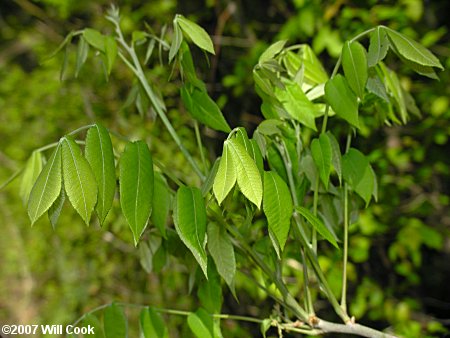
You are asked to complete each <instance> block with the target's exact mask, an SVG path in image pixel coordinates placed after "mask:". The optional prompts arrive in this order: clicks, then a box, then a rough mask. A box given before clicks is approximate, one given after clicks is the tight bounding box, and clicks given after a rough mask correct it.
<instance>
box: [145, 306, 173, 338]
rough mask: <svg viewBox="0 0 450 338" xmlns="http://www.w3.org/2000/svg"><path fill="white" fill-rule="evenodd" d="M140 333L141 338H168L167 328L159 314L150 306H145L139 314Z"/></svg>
mask: <svg viewBox="0 0 450 338" xmlns="http://www.w3.org/2000/svg"><path fill="white" fill-rule="evenodd" d="M140 324H141V333H142V336H143V338H168V337H169V330H168V329H167V327H166V325H165V324H164V321H163V319H162V318H161V315H160V314H159V313H158V312H156V311H155V309H153V308H152V307H149V308H145V309H143V310H142V311H141V315H140Z"/></svg>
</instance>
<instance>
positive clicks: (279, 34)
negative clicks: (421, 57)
mask: <svg viewBox="0 0 450 338" xmlns="http://www.w3.org/2000/svg"><path fill="white" fill-rule="evenodd" d="M118 5H119V6H120V10H121V15H122V17H123V21H122V27H123V30H124V31H125V33H127V34H130V33H131V32H132V31H133V30H137V29H143V28H144V23H147V24H149V25H150V26H151V27H152V28H153V29H154V30H155V32H159V31H160V30H161V28H162V26H163V25H168V26H169V27H170V24H171V22H172V19H173V16H174V14H175V13H181V14H184V15H186V16H187V17H189V18H190V19H192V20H194V21H196V22H198V23H199V24H200V25H202V26H203V27H205V29H206V30H207V31H208V32H209V33H210V34H211V35H212V36H213V40H214V42H215V46H216V52H217V53H216V56H214V57H212V58H211V59H210V66H209V67H207V65H206V62H197V63H198V65H196V66H197V67H198V71H199V73H200V74H201V75H200V76H201V77H202V78H203V80H204V81H205V82H207V84H208V89H209V91H210V94H211V96H212V97H213V98H215V99H216V100H217V102H218V103H219V105H220V106H221V107H222V108H223V111H224V113H225V115H226V118H227V120H228V121H230V124H231V125H232V127H235V126H238V125H243V126H245V127H246V128H247V130H248V132H249V133H251V132H252V130H253V129H254V128H255V127H256V125H257V124H258V123H259V122H260V121H261V115H260V108H259V107H260V101H259V99H258V97H257V95H256V94H255V92H254V86H253V78H252V68H253V66H254V64H255V63H256V62H257V59H258V56H259V55H260V53H261V52H262V51H263V50H264V48H266V47H267V46H268V45H269V44H271V43H272V42H274V41H277V40H279V39H288V41H289V43H290V44H295V43H308V44H310V45H311V46H312V47H313V49H314V51H315V52H316V54H317V55H319V57H320V59H321V60H322V61H323V62H324V64H325V66H326V68H327V70H328V72H331V69H332V67H333V65H334V63H335V62H336V59H337V56H338V55H339V53H340V50H341V47H342V43H343V42H344V41H345V40H346V39H349V38H351V37H353V36H354V35H356V34H357V33H360V32H361V31H363V30H365V29H368V28H370V27H373V26H375V25H378V24H384V25H386V26H389V27H391V28H393V29H396V30H398V31H400V32H402V33H404V34H407V35H409V36H410V37H412V38H414V39H416V40H418V41H420V42H421V43H422V44H424V45H425V46H426V47H428V48H430V49H431V50H432V51H433V52H434V53H435V54H436V55H437V56H438V57H439V59H440V60H441V62H442V63H443V65H444V66H445V67H446V68H448V67H449V66H450V34H449V29H450V27H449V21H448V13H450V3H449V2H448V1H418V0H404V1H345V0H337V1H316V0H310V1H307V0H293V1H275V0H274V1H259V0H258V1H257V0H237V1H219V0H203V1H202V0H193V1H179V2H177V1H171V0H154V1H148V2H142V1H133V0H123V1H120V3H119V4H118ZM108 6H109V2H108V1H103V0H102V1H95V2H93V1H87V0H77V1H74V0H66V1H64V0H40V1H28V0H15V1H2V2H0V184H1V183H2V182H5V181H6V180H7V179H8V178H9V177H10V176H11V175H13V174H14V173H15V172H17V171H18V170H20V169H21V168H22V167H23V166H24V164H25V162H26V160H27V158H28V157H29V155H30V154H31V152H32V151H33V150H34V149H36V148H38V147H41V146H44V145H46V144H48V143H52V142H55V141H57V140H58V139H59V138H60V137H61V136H62V135H64V134H65V133H67V132H69V131H71V130H73V129H76V128H78V127H80V126H82V125H85V124H88V123H92V122H94V121H101V122H102V123H103V124H104V125H105V126H107V127H108V128H110V129H111V130H114V131H115V132H117V133H120V134H122V135H126V136H127V137H128V138H130V139H136V138H145V139H146V140H147V141H148V143H149V144H150V146H151V149H152V153H153V154H154V157H155V158H158V160H159V161H160V162H161V163H163V164H164V165H165V166H167V167H169V168H172V170H173V172H175V173H179V174H180V175H183V176H184V177H186V176H187V177H191V178H190V180H192V182H195V179H196V178H195V177H194V175H193V174H192V173H189V171H188V166H187V165H186V163H185V160H184V158H183V157H182V156H181V154H179V152H178V151H177V148H176V146H175V145H174V144H173V143H172V142H171V141H170V137H169V136H168V135H167V134H166V132H165V131H164V129H163V127H162V125H161V124H160V122H159V121H158V120H155V116H154V114H153V113H152V111H151V110H149V109H145V108H146V107H139V106H136V105H135V104H134V103H133V102H131V104H127V102H130V101H131V100H127V98H129V97H130V90H131V89H132V85H133V78H132V76H131V74H130V72H129V71H128V70H127V69H126V67H124V66H123V65H122V64H120V63H119V64H117V65H116V67H115V70H114V71H113V74H112V76H111V77H110V79H109V81H106V80H105V78H104V76H103V71H102V69H101V67H100V66H99V63H98V62H97V60H96V59H95V57H93V55H91V57H90V58H89V60H88V63H87V65H86V66H85V67H84V69H83V70H82V71H81V73H80V74H79V77H78V78H77V79H75V78H74V66H73V65H74V63H75V57H74V54H75V52H74V53H72V56H71V57H70V58H69V68H68V71H67V73H66V74H64V76H63V82H60V68H61V64H62V54H61V53H60V54H59V55H57V57H56V58H54V59H52V60H50V61H45V62H44V60H45V57H46V56H48V55H49V54H50V53H51V52H52V51H53V50H54V49H55V48H56V47H57V46H58V44H59V43H60V42H61V41H62V40H63V38H64V36H65V35H66V34H68V33H69V32H70V31H72V30H78V29H83V28H85V27H93V28H96V29H98V30H100V31H102V32H104V33H108V32H111V26H110V25H109V24H108V23H107V21H106V20H105V19H104V14H105V12H106V9H107V8H108ZM169 34H171V32H170V33H169ZM72 48H73V51H75V50H76V46H75V45H74V46H72ZM194 52H195V53H198V55H197V56H198V58H202V57H203V56H202V54H201V53H200V52H199V51H198V50H195V51H194ZM91 53H92V52H91ZM387 63H388V64H389V65H390V66H391V67H392V68H394V69H396V70H397V71H399V73H400V74H401V77H400V80H401V83H402V85H403V86H404V88H405V89H407V90H409V91H410V92H411V94H412V95H413V97H414V98H415V99H416V101H417V105H418V107H419V108H420V110H421V111H422V113H423V116H422V118H420V119H419V118H417V119H414V120H412V121H410V122H409V123H408V124H407V125H406V126H393V127H383V128H381V129H377V130H373V131H372V130H364V131H363V135H361V137H359V138H358V139H357V141H356V144H355V146H356V147H359V148H360V149H361V151H362V152H364V153H366V154H370V158H371V160H372V165H373V167H374V169H375V172H376V173H377V176H378V179H379V201H378V203H374V204H373V205H372V206H371V207H370V208H369V209H367V210H364V211H363V212H362V213H361V214H360V218H359V221H358V222H357V223H356V224H355V225H353V226H352V227H351V229H350V231H351V239H350V262H351V265H350V272H351V273H350V277H349V278H350V290H349V301H350V304H351V305H350V313H351V314H352V315H354V316H355V317H356V319H357V320H360V319H361V321H362V322H363V323H365V324H367V325H370V326H374V327H378V328H384V327H386V326H389V325H391V326H393V328H394V330H396V332H398V333H399V334H402V335H404V336H405V337H440V336H444V335H445V330H446V328H450V292H448V285H450V264H449V262H450V240H449V231H450V211H449V210H450V209H449V207H450V145H449V141H448V139H449V136H450V108H449V98H450V95H449V94H450V86H449V79H450V74H449V72H448V70H446V71H444V72H441V73H439V74H438V75H439V77H440V81H439V82H437V81H432V80H428V79H424V78H421V77H419V76H416V75H415V74H413V73H412V72H411V71H410V70H408V69H407V68H404V67H403V66H401V65H400V63H396V61H395V60H394V59H392V60H390V59H389V58H388V60H387ZM147 71H148V76H149V78H150V79H151V80H152V81H154V82H155V83H157V84H158V88H159V89H160V90H161V92H162V93H163V96H164V99H165V101H166V104H167V106H168V109H169V117H170V118H171V120H172V122H173V124H174V126H175V127H176V129H177V130H179V132H180V134H181V135H182V137H183V138H184V139H185V140H186V147H187V148H188V149H190V150H191V151H192V152H193V153H195V152H196V146H195V140H194V133H193V128H192V126H191V125H190V124H189V119H188V117H187V116H186V114H185V113H184V112H180V109H179V107H180V102H179V99H178V85H179V83H178V82H177V81H178V80H169V78H170V72H171V69H170V67H164V66H160V65H159V64H158V62H155V63H154V64H152V66H151V68H149V69H148V70H147ZM221 137H223V135H218V134H215V133H213V132H209V133H208V134H207V135H206V136H205V140H206V144H205V146H206V147H207V148H208V149H209V150H210V156H211V158H210V159H211V160H213V159H214V157H215V155H214V154H215V153H218V151H219V149H220V143H221V141H222V139H221ZM113 142H115V140H114V139H113ZM196 156H198V154H197V155H196ZM19 183H20V182H19V180H15V181H13V182H12V183H11V184H9V185H8V186H7V187H6V188H4V189H2V190H1V191H0V271H1V273H0V323H17V324H69V323H72V322H74V321H75V320H76V319H77V318H78V317H80V316H81V315H82V314H83V313H85V312H87V311H89V310H90V309H92V308H94V307H96V306H99V305H101V304H104V303H109V302H111V301H121V302H128V303H139V304H151V305H154V306H159V307H166V308H176V309H188V310H189V309H193V308H195V307H196V304H197V302H196V296H195V294H193V296H192V297H191V296H189V295H188V291H189V290H188V271H186V268H185V267H184V266H183V265H181V264H179V263H177V260H176V259H172V258H171V259H170V260H169V262H168V264H166V265H165V266H163V267H157V268H155V267H154V269H153V270H157V271H153V272H152V273H147V272H146V271H145V270H144V269H143V268H142V266H141V264H140V262H139V252H138V250H137V249H135V248H134V246H133V244H132V240H131V234H130V232H129V230H128V229H127V226H126V224H125V222H124V219H123V217H122V216H121V215H120V212H119V208H118V205H116V206H115V208H114V209H113V210H112V212H111V213H110V215H109V216H108V220H107V222H106V225H105V226H104V227H103V229H100V227H99V225H98V224H95V223H93V224H91V226H90V227H89V228H88V227H86V226H85V225H84V224H83V221H82V220H81V218H79V217H78V216H77V215H76V214H75V213H74V211H73V210H72V209H71V208H70V207H69V206H67V205H66V206H65V208H64V211H63V213H62V215H61V219H60V221H59V224H58V226H57V228H56V230H55V231H54V230H53V229H52V227H51V225H50V223H49V222H48V220H47V219H46V218H45V217H43V218H42V219H41V220H40V221H39V222H37V223H36V224H35V225H34V227H33V228H30V223H29V220H28V218H27V213H26V207H25V206H24V205H23V202H22V200H21V199H20V197H19V187H20V184H19ZM116 202H117V201H116ZM339 261H340V258H339V253H336V254H333V253H332V252H330V253H329V255H325V254H324V255H323V256H322V257H321V263H322V265H323V266H324V267H327V273H328V276H329V280H330V282H331V284H333V281H334V280H338V278H333V276H339V263H338V262H339ZM336 283H337V282H336ZM335 287H337V288H338V287H339V285H336V286H335ZM241 288H243V289H244V290H245V289H247V291H248V293H249V294H254V292H253V291H252V288H253V286H252V285H250V284H246V283H244V282H242V283H241ZM255 296H256V297H257V299H258V301H259V303H258V304H255V303H254V302H255V300H254V299H253V300H252V299H247V298H246V297H245V296H244V297H243V298H242V299H240V303H239V304H238V303H236V301H235V300H234V299H233V298H232V296H230V295H228V294H226V295H225V300H224V308H223V312H225V313H235V314H241V313H242V314H251V315H254V316H258V317H261V318H264V317H267V316H268V315H270V311H271V306H272V304H271V302H268V301H267V299H265V297H264V295H261V294H257V295H255ZM318 308H319V309H320V304H318ZM323 311H325V316H326V309H324V310H323ZM319 313H320V311H319ZM137 314H138V313H137V312H136V313H134V312H133V311H132V310H130V311H129V312H128V315H129V316H130V318H131V319H133V320H135V323H136V325H135V327H138V325H137ZM166 319H167V320H168V321H169V322H170V327H171V336H173V337H188V336H189V334H190V333H189V332H188V330H187V329H186V327H185V325H184V324H183V321H184V319H183V318H179V317H170V318H166ZM131 326H132V325H130V329H132V328H131ZM224 327H225V328H224V330H223V331H224V332H226V333H224V334H225V335H226V336H227V337H248V336H259V328H257V327H254V326H251V325H250V326H249V325H247V324H245V325H244V324H240V323H235V322H225V323H224ZM132 330H133V329H132ZM133 332H134V331H132V333H130V336H137V334H136V335H133Z"/></svg>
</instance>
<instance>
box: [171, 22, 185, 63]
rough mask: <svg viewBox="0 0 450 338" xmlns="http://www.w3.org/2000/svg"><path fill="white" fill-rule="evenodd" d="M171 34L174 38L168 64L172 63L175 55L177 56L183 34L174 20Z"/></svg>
mask: <svg viewBox="0 0 450 338" xmlns="http://www.w3.org/2000/svg"><path fill="white" fill-rule="evenodd" d="M173 34H174V36H173V40H172V44H171V45H170V51H169V62H172V60H173V58H174V57H175V55H177V53H178V50H179V49H180V46H181V43H182V42H183V32H182V31H181V28H180V26H178V22H177V21H176V19H174V20H173Z"/></svg>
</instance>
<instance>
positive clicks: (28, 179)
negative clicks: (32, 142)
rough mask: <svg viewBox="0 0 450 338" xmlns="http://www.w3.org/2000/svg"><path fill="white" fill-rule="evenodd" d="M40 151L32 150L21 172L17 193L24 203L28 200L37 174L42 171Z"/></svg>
mask: <svg viewBox="0 0 450 338" xmlns="http://www.w3.org/2000/svg"><path fill="white" fill-rule="evenodd" d="M42 162H43V158H42V153H41V152H40V151H33V153H32V154H31V156H30V158H29V159H28V161H27V163H26V164H25V169H24V170H23V173H22V179H21V180H20V190H19V195H20V197H21V198H22V201H23V203H24V204H26V203H27V202H28V198H29V197H30V192H31V189H33V185H34V183H35V182H36V180H37V178H38V176H39V174H40V173H41V171H42V164H43V163H42Z"/></svg>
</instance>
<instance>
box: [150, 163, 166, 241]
mask: <svg viewBox="0 0 450 338" xmlns="http://www.w3.org/2000/svg"><path fill="white" fill-rule="evenodd" d="M154 176H155V185H154V190H153V211H152V214H151V216H150V220H151V221H152V223H153V224H154V225H155V226H156V227H157V228H158V230H159V232H160V233H161V235H162V236H163V237H164V238H166V223H167V217H168V216H169V207H170V192H169V186H168V185H167V181H166V179H165V178H164V176H163V175H162V174H161V173H159V172H155V173H154Z"/></svg>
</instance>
